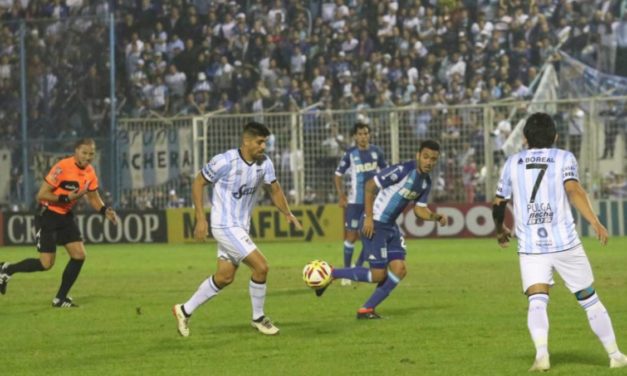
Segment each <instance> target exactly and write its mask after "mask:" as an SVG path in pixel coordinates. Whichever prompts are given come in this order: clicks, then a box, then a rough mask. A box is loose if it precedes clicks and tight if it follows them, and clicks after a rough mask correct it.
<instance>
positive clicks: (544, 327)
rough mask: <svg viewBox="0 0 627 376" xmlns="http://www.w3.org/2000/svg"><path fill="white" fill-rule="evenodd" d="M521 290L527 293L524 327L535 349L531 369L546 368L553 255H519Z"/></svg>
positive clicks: (548, 365)
mask: <svg viewBox="0 0 627 376" xmlns="http://www.w3.org/2000/svg"><path fill="white" fill-rule="evenodd" d="M519 262H520V271H521V277H522V284H523V291H524V293H525V295H527V299H528V302H529V303H528V304H529V306H528V310H527V328H528V329H529V334H530V335H531V340H532V341H533V344H534V346H535V348H536V356H535V359H534V362H533V365H532V366H531V368H530V369H529V370H530V371H546V370H548V369H550V368H551V364H550V361H549V350H548V340H549V317H548V314H547V306H548V303H549V288H550V286H551V285H553V267H552V255H551V254H545V255H526V254H521V255H520V256H519Z"/></svg>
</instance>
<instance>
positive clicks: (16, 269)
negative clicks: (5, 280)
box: [6, 258, 46, 275]
mask: <svg viewBox="0 0 627 376" xmlns="http://www.w3.org/2000/svg"><path fill="white" fill-rule="evenodd" d="M44 270H46V269H44V267H43V265H41V261H39V259H38V258H29V259H24V260H22V261H20V262H16V263H15V264H9V266H7V268H6V272H7V274H8V275H12V274H13V273H31V272H41V271H44Z"/></svg>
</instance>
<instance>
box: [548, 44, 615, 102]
mask: <svg viewBox="0 0 627 376" xmlns="http://www.w3.org/2000/svg"><path fill="white" fill-rule="evenodd" d="M560 56H561V61H560V74H559V80H560V86H559V88H560V96H561V97H566V98H585V97H595V96H605V95H627V77H621V76H615V75H611V74H607V73H603V72H601V71H598V70H596V69H594V68H592V67H589V66H587V65H585V64H584V63H582V62H581V61H579V60H577V59H574V58H572V57H571V56H570V55H568V54H567V53H565V52H560Z"/></svg>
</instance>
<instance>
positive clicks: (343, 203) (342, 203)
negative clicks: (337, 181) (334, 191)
mask: <svg viewBox="0 0 627 376" xmlns="http://www.w3.org/2000/svg"><path fill="white" fill-rule="evenodd" d="M347 204H348V199H347V198H346V195H340V201H339V203H338V205H339V206H340V208H345V207H346V205H347Z"/></svg>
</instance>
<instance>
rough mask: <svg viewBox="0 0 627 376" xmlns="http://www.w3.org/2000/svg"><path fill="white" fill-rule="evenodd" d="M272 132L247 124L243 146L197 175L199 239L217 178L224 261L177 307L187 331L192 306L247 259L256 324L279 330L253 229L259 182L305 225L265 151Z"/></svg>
mask: <svg viewBox="0 0 627 376" xmlns="http://www.w3.org/2000/svg"><path fill="white" fill-rule="evenodd" d="M269 135H270V131H269V130H268V128H266V126H265V125H263V124H260V123H256V122H250V123H248V124H246V125H245V126H244V130H243V133H242V143H241V146H240V147H239V148H238V149H232V150H228V151H227V152H225V153H222V154H218V155H216V156H215V157H213V158H212V159H211V161H210V162H209V163H207V164H206V165H205V166H204V167H203V168H202V170H201V171H200V172H199V173H198V175H197V176H196V178H195V179H194V182H193V184H192V198H193V201H194V208H195V215H196V226H195V228H194V236H195V238H196V239H199V240H204V239H206V237H207V230H208V223H207V217H206V214H205V210H204V200H203V196H204V187H205V186H206V185H207V184H208V183H211V184H213V193H212V197H211V205H212V208H211V233H212V235H213V237H214V238H215V239H216V240H217V242H218V267H217V271H216V272H215V273H214V274H213V275H212V276H211V277H209V278H208V279H206V280H205V281H203V283H201V284H200V286H199V287H198V290H197V291H196V293H195V294H194V295H192V297H191V298H190V299H189V300H188V301H187V302H186V303H185V304H176V305H175V306H174V307H173V312H174V316H175V317H176V320H177V325H178V331H179V333H180V334H181V335H182V336H183V337H187V336H188V335H189V326H188V321H189V318H190V316H191V314H192V312H194V310H196V308H198V307H199V306H200V305H201V304H203V303H205V302H206V301H208V300H209V299H211V298H213V297H214V296H215V295H216V294H218V292H219V291H220V290H222V289H223V288H225V287H226V286H228V285H229V284H230V283H231V282H233V278H235V272H236V271H237V268H238V267H239V265H240V263H242V262H243V263H244V264H246V265H247V266H248V267H249V268H250V269H251V271H252V276H251V279H250V282H249V285H248V286H249V293H250V299H251V303H252V311H253V312H252V321H251V325H252V326H253V328H255V329H257V330H259V332H261V333H263V334H267V335H274V334H277V333H278V332H279V329H278V328H277V327H276V326H275V325H274V324H273V323H272V321H270V319H269V318H268V317H266V316H265V313H264V305H265V298H266V278H267V275H268V263H267V261H266V258H265V257H264V256H263V254H262V253H261V252H260V251H259V249H258V248H257V246H256V245H255V243H254V242H253V241H252V239H251V238H250V237H249V235H248V232H249V228H250V217H251V213H252V209H253V207H254V206H255V203H256V201H257V194H258V190H259V187H261V186H264V188H266V189H267V190H268V191H269V193H270V197H271V199H272V202H273V203H274V205H275V206H276V207H277V208H278V209H279V211H280V212H281V213H283V215H285V217H286V218H287V220H288V221H289V222H290V223H291V224H292V225H293V226H295V227H296V228H298V229H302V226H301V224H300V222H299V221H298V219H296V217H294V215H293V214H292V212H291V211H290V208H289V206H288V203H287V200H286V199H285V194H284V193H283V190H282V189H281V186H280V185H279V182H278V181H277V180H276V176H275V173H274V166H273V165H272V161H271V160H270V159H269V158H268V157H267V156H266V155H265V154H264V151H265V148H266V140H267V138H268V136H269Z"/></svg>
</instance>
